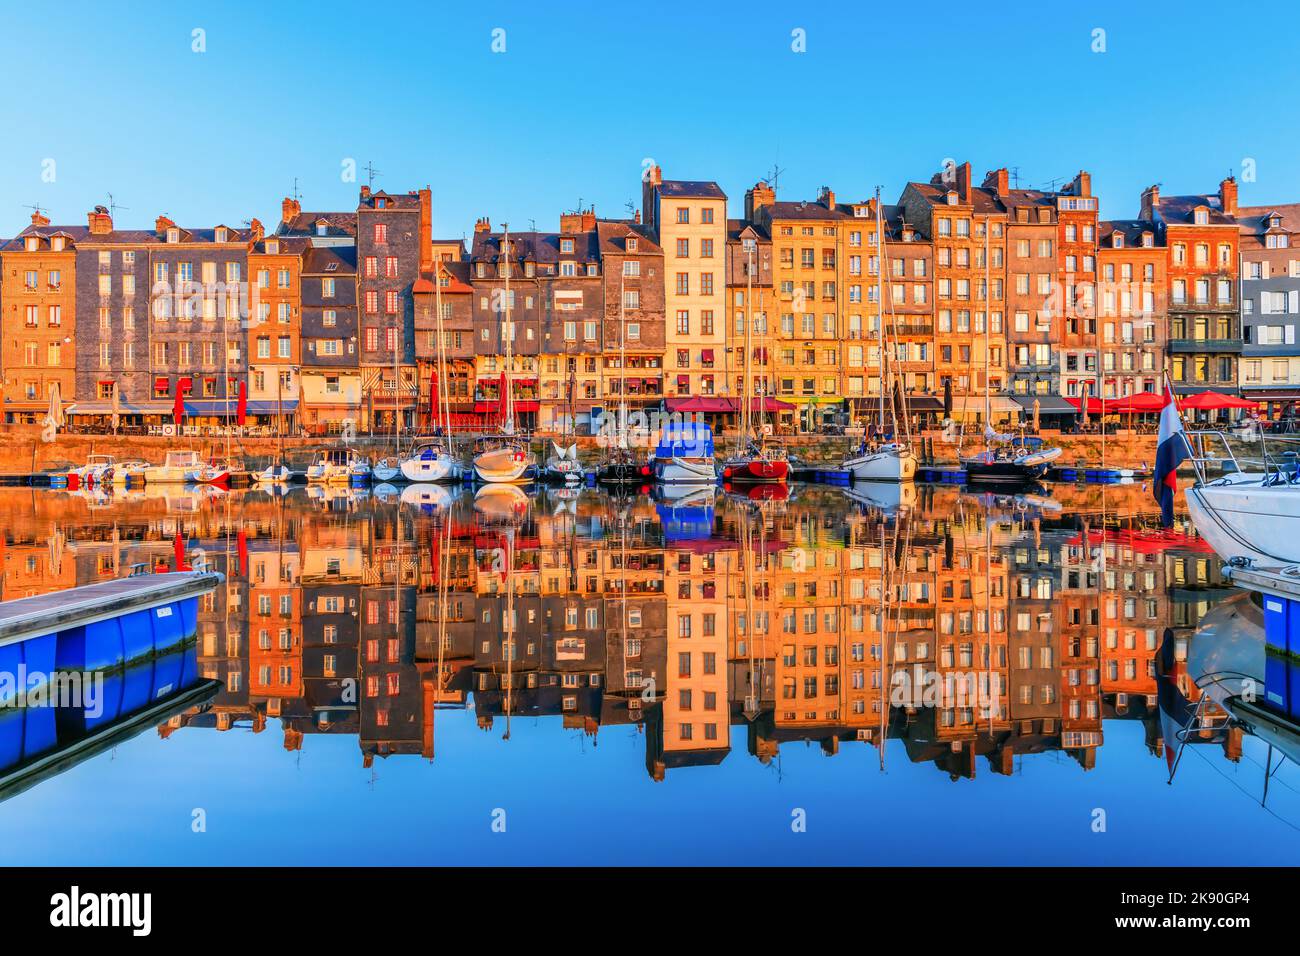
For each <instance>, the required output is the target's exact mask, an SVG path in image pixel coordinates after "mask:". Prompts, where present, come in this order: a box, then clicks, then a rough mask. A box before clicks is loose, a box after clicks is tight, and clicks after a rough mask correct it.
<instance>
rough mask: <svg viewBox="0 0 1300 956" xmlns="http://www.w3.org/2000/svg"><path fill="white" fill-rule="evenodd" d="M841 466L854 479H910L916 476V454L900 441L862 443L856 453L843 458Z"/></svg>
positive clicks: (893, 480)
mask: <svg viewBox="0 0 1300 956" xmlns="http://www.w3.org/2000/svg"><path fill="white" fill-rule="evenodd" d="M843 467H844V470H845V471H847V472H848V473H849V476H850V477H851V478H852V479H853V480H854V481H889V482H903V481H912V480H913V479H914V478H916V455H914V454H913V453H912V450H911V449H910V448H908V447H907V446H906V445H904V444H902V443H901V442H885V443H884V444H881V445H875V446H871V445H868V444H866V443H863V444H862V445H861V446H860V447H859V449H858V451H857V453H856V454H853V455H851V456H849V457H848V458H846V459H844V466H843Z"/></svg>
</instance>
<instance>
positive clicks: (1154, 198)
mask: <svg viewBox="0 0 1300 956" xmlns="http://www.w3.org/2000/svg"><path fill="white" fill-rule="evenodd" d="M1159 205H1160V187H1159V186H1148V187H1147V188H1146V189H1144V190H1142V212H1141V214H1140V215H1139V217H1138V218H1139V219H1145V220H1147V221H1148V222H1152V221H1154V220H1155V210H1156V208H1157V207H1158V206H1159Z"/></svg>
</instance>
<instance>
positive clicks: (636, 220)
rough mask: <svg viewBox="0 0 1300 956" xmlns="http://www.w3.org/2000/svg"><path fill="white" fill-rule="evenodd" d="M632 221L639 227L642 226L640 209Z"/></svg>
mask: <svg viewBox="0 0 1300 956" xmlns="http://www.w3.org/2000/svg"><path fill="white" fill-rule="evenodd" d="M632 221H633V222H634V223H636V224H637V225H638V226H639V225H641V210H640V209H638V210H637V211H636V214H635V215H633V216H632Z"/></svg>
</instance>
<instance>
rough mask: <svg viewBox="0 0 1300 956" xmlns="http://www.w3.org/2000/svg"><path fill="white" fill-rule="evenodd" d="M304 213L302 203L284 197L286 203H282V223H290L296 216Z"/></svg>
mask: <svg viewBox="0 0 1300 956" xmlns="http://www.w3.org/2000/svg"><path fill="white" fill-rule="evenodd" d="M301 212H302V203H300V202H298V200H296V199H290V198H289V197H288V196H286V197H284V202H282V203H280V221H281V222H289V221H290V220H292V219H293V218H294V217H295V216H297V215H298V214H299V213H301Z"/></svg>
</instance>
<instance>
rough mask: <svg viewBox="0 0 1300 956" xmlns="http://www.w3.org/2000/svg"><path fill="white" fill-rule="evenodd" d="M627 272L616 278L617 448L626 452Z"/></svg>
mask: <svg viewBox="0 0 1300 956" xmlns="http://www.w3.org/2000/svg"><path fill="white" fill-rule="evenodd" d="M626 286H627V272H626V271H624V273H623V275H621V276H619V277H618V372H619V375H621V376H622V379H621V380H620V381H619V385H618V447H619V449H620V450H621V451H626V450H627V291H626Z"/></svg>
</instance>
